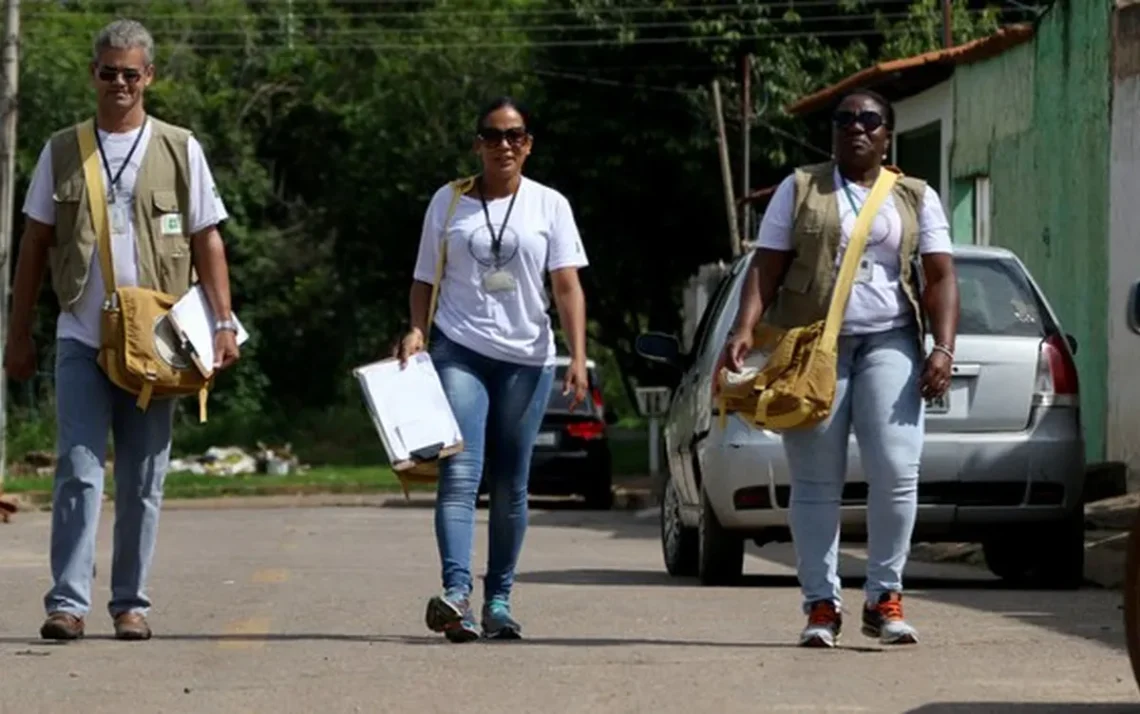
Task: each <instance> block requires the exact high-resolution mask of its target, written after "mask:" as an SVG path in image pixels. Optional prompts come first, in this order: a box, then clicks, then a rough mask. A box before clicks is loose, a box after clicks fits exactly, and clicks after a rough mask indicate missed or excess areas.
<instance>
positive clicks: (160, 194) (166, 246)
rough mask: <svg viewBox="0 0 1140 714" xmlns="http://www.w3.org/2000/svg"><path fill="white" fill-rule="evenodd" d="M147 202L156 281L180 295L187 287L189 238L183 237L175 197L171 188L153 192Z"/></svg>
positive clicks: (176, 197)
mask: <svg viewBox="0 0 1140 714" xmlns="http://www.w3.org/2000/svg"><path fill="white" fill-rule="evenodd" d="M150 203H151V216H150V220H151V230H152V232H153V235H154V245H155V262H156V263H157V266H156V267H157V268H158V273H159V274H158V277H159V280H160V281H161V283H162V285H163V290H165V291H166V292H168V293H170V294H173V295H181V294H182V293H184V292H185V291H186V290H187V289H188V287H189V285H190V238H189V236H187V235H186V226H185V224H184V223H183V220H182V211H181V209H180V206H179V202H178V194H177V192H175V191H174V190H172V189H154V190H153V191H152V192H151V202H150Z"/></svg>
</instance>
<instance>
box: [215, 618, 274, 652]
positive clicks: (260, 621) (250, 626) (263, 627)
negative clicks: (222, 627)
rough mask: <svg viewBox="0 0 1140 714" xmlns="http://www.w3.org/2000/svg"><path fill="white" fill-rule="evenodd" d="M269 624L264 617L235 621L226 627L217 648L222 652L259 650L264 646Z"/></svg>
mask: <svg viewBox="0 0 1140 714" xmlns="http://www.w3.org/2000/svg"><path fill="white" fill-rule="evenodd" d="M269 623H270V618H269V617H265V616H258V617H250V618H247V619H245V620H235V621H233V622H231V623H229V624H228V625H226V631H225V636H224V638H223V639H222V640H221V641H220V642H218V647H220V648H222V649H224V650H248V649H260V648H262V647H264V646H265V635H268V634H269Z"/></svg>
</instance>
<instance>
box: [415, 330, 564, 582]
mask: <svg viewBox="0 0 1140 714" xmlns="http://www.w3.org/2000/svg"><path fill="white" fill-rule="evenodd" d="M430 352H431V358H432V361H433V363H434V364H435V368H436V370H437V371H438V372H439V377H440V381H441V382H442V383H443V390H444V392H445V393H446V394H447V399H448V401H449V402H450V404H451V409H452V411H454V412H455V418H456V420H457V421H458V422H459V430H460V433H462V434H463V441H464V449H463V451H461V452H460V453H458V454H456V455H454V456H451V457H449V458H446V459H444V460H443V461H441V462H440V473H439V486H438V488H437V493H436V505H435V535H436V541H437V544H438V546H439V557H440V561H441V563H442V566H443V588H444V590H445V591H446V592H448V593H457V594H461V595H463V596H469V595H470V593H471V590H472V584H471V583H472V579H471V548H472V544H473V541H474V537H475V503H476V499H477V497H478V491H479V482H480V480H481V477H482V475H483V473H484V457H485V458H486V474H487V490H488V495H489V496H490V506H491V507H490V533H489V535H490V545H489V549H488V557H487V576H486V578H485V579H484V582H483V591H484V599H485V600H486V601H487V602H490V601H491V600H492V599H495V598H501V599H508V598H509V597H510V594H511V586H512V585H513V584H514V574H515V565H516V564H517V563H518V558H519V552H520V551H521V550H522V544H523V537H524V535H525V534H526V525H527V484H528V480H529V476H530V461H531V453H532V451H533V450H534V441H535V439H536V438H537V437H538V430H539V428H540V427H541V425H542V416H543V414H544V413H545V411H546V404H547V402H548V400H549V399H550V388H551V382H552V381H553V378H554V368H553V367H552V366H548V367H535V366H527V365H518V364H511V363H509V362H502V361H499V360H496V359H491V358H489V357H484V356H483V355H481V354H478V353H476V352H473V351H471V350H469V349H467V348H466V347H463V346H461V345H458V344H456V343H455V342H452V341H451V340H449V339H447V337H445V336H444V335H443V334H442V333H441V332H440V331H439V330H438V329H434V328H433V329H432V335H431V347H430Z"/></svg>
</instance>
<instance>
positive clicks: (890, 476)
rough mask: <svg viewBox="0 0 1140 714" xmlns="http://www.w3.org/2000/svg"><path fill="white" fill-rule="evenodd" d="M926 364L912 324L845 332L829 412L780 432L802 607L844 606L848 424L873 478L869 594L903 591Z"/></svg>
mask: <svg viewBox="0 0 1140 714" xmlns="http://www.w3.org/2000/svg"><path fill="white" fill-rule="evenodd" d="M922 364H923V360H922V357H921V355H920V353H919V346H918V339H917V336H916V331H915V329H914V328H899V329H894V330H888V331H886V332H880V333H875V334H870V335H853V336H846V335H844V336H841V337H840V338H839V361H838V384H837V385H836V390H835V403H834V405H833V406H832V411H831V415H830V416H829V417H828V419H827V420H826V421H825V422H823V423H822V424H819V425H817V426H816V427H814V428H812V429H808V430H804V431H789V432H786V433H785V434H784V450H785V453H786V454H787V458H788V467H789V469H790V471H791V481H792V497H791V509H790V514H789V522H790V525H791V529H792V541H793V543H794V544H795V550H796V568H797V571H798V575H799V580H800V586H801V588H802V590H803V596H804V607H805V610H806V609H807V606H808V605H809V604H810V603H812V602H815V601H817V600H832V601H834V602H835V604H836V606H841V604H842V602H841V597H840V581H839V575H838V572H837V566H838V555H839V504H840V498H841V496H842V494H843V483H844V476H845V475H846V473H847V448H848V439H849V435H850V433H851V430H852V429H854V431H855V438H856V440H857V442H858V444H859V453H860V455H861V457H862V461H863V473H864V476H865V478H866V480H867V484H868V497H867V529H868V530H867V579H866V584H865V586H864V591H865V596H866V598H867V600H868V601H869V602H872V603H874V602H877V601H878V599H879V596H880V595H881V594H882V593H884V592H902V576H903V569H904V568H905V566H906V559H907V556H908V555H909V553H910V539H911V534H912V533H913V531H914V519H915V512H916V511H917V507H918V464H919V459H920V458H921V456H922V443H923V419H924V414H925V409H924V407H923V401H922V393H921V390H920V384H919V379H920V377H921V375H922Z"/></svg>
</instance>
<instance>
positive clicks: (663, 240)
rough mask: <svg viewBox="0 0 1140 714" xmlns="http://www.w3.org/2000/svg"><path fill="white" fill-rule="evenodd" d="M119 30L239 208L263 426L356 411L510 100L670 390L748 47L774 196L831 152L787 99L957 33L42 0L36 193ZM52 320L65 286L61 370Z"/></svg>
mask: <svg viewBox="0 0 1140 714" xmlns="http://www.w3.org/2000/svg"><path fill="white" fill-rule="evenodd" d="M123 16H126V17H135V18H138V19H140V20H142V21H143V22H144V23H146V24H147V26H148V27H149V28H150V29H151V30H152V32H153V33H154V35H155V37H156V40H157V41H158V51H157V57H156V61H157V66H158V73H159V78H158V80H157V82H156V83H155V85H154V86H153V87H152V89H151V91H150V93H149V99H148V102H149V107H150V109H151V111H153V112H154V113H155V114H156V115H157V116H160V117H162V118H165V119H167V120H170V121H173V122H176V123H179V124H182V125H184V126H188V127H190V128H192V129H193V130H194V131H195V132H196V134H197V136H198V138H199V140H200V141H201V142H202V144H203V146H204V148H205V151H206V154H207V157H208V158H209V160H210V162H211V165H212V166H213V169H214V171H215V174H216V177H217V180H218V183H219V188H220V190H221V192H222V195H223V197H224V199H225V201H226V204H227V206H228V208H229V211H230V213H231V220H230V221H229V223H227V225H226V226H225V227H224V235H225V237H226V240H227V245H228V250H229V254H230V258H231V262H232V280H233V286H234V291H235V305H236V307H237V309H238V310H239V312H240V314H241V316H242V318H243V320H244V321H245V322H246V323H247V324H248V326H249V327H251V331H252V332H253V334H254V335H255V337H254V339H253V340H252V341H251V343H249V345H248V346H247V348H246V350H245V356H246V359H245V360H243V362H242V363H241V365H240V367H239V368H237V369H236V370H235V371H233V373H231V374H227V375H225V376H224V377H223V379H222V380H221V382H220V384H219V387H220V389H219V390H218V391H217V392H216V395H217V396H216V398H215V400H216V404H215V407H214V410H215V411H214V413H219V412H220V413H223V414H224V413H225V412H227V411H229V412H231V413H235V414H245V415H250V417H251V418H253V416H255V415H260V417H265V416H266V415H269V416H272V415H283V414H289V413H294V412H296V411H297V410H300V409H324V408H328V407H330V406H333V405H336V404H341V403H346V402H347V403H349V404H357V403H358V402H357V401H356V396H355V393H354V392H353V391H352V390H353V387H354V385H353V383H352V382H351V380H350V378H349V377H348V370H349V369H350V368H351V367H352V366H353V365H355V364H359V363H361V362H363V361H366V360H370V359H374V358H376V357H378V356H380V355H382V354H385V353H386V352H387V351H388V349H389V348H390V346H391V344H392V341H393V340H394V339H395V338H396V337H397V336H398V335H399V334H400V332H401V331H402V330H403V329H404V326H405V324H406V312H407V307H406V302H407V301H406V295H407V288H408V283H409V280H410V276H411V268H412V263H413V260H414V255H415V250H416V245H417V241H418V238H419V233H420V227H421V222H422V218H423V211H424V208H425V206H426V203H427V200H428V198H429V197H430V196H431V194H432V193H433V192H434V191H435V190H436V188H438V187H439V186H440V185H441V184H442V183H443V182H444V181H446V180H448V179H450V178H452V177H454V176H457V175H460V174H466V173H472V172H474V171H476V170H477V165H476V163H475V157H474V155H473V152H472V150H471V136H472V133H473V125H474V120H475V117H476V112H477V110H478V108H479V106H480V105H481V104H482V103H483V102H484V101H485V100H486V99H488V98H490V97H492V96H495V95H499V94H513V95H517V96H519V97H520V98H521V99H523V100H524V101H525V102H526V103H527V104H528V105H529V106H530V107H531V108H532V109H533V110H534V114H535V126H534V129H535V133H536V145H535V153H534V156H533V159H532V163H530V164H529V171H530V173H531V174H532V175H534V176H535V177H536V178H537V179H539V180H541V181H544V182H547V183H549V184H551V185H553V186H555V187H556V188H558V189H560V190H562V191H563V192H565V193H566V194H567V195H568V196H569V197H570V199H571V202H572V204H573V205H574V207H575V210H576V213H577V217H578V220H579V222H580V224H581V227H582V231H583V235H584V237H585V240H586V243H587V248H588V251H589V253H590V257H591V262H592V266H591V268H590V269H589V270H588V271H586V272H585V274H584V278H585V280H586V285H587V291H588V300H589V312H590V316H591V337H592V339H593V341H594V344H596V345H598V346H601V347H603V348H605V349H606V350H612V352H613V356H614V359H616V363H617V365H618V366H620V368H621V371H622V374H623V376H624V377H625V378H626V386H629V385H630V384H631V383H632V382H635V381H638V380H642V381H644V380H649V379H658V378H659V377H660V375H653V374H652V373H651V372H650V371H648V370H649V368H648V367H647V366H646V365H644V364H643V363H642V362H641V361H639V360H637V359H636V358H634V356H633V355H632V343H633V339H634V337H635V336H636V334H637V333H638V332H640V331H641V330H643V329H646V328H647V327H649V326H652V327H653V328H655V329H664V330H668V331H672V330H677V329H678V328H679V324H680V314H679V311H680V294H681V288H682V286H683V284H684V282H685V281H686V280H687V279H688V277H689V276H690V275H692V274H693V273H695V271H696V269H697V266H699V265H700V264H702V263H706V262H709V261H715V260H718V259H722V258H725V257H727V256H728V251H729V243H728V239H727V222H726V218H725V212H724V199H723V193H722V191H723V189H722V185H721V180H720V169H719V166H718V163H717V162H718V159H717V153H716V144H715V125H714V124H713V122H712V114H711V110H710V107H711V101H710V97H709V84H710V82H711V80H712V79H713V78H715V77H720V78H721V79H722V81H723V85H722V86H723V89H724V96H725V105H726V113H727V115H728V123H729V130H730V141H732V142H733V144H732V147H733V149H732V153H733V155H734V161H739V157H738V156H737V154H738V151H737V150H736V148H735V147H737V146H739V141H738V137H739V133H740V130H741V124H740V121H739V119H738V118H737V117H738V116H739V114H740V103H739V102H740V100H739V97H740V82H739V77H740V59H741V57H742V56H743V54H744V53H746V52H747V53H751V54H752V55H753V56H754V58H755V63H754V75H753V78H752V80H753V86H754V92H753V96H754V102H753V114H754V121H753V127H752V131H753V132H754V133H753V155H752V157H751V162H752V175H753V178H754V183H756V184H759V185H764V184H765V183H766V182H772V181H775V180H778V179H779V177H781V176H782V175H783V174H784V173H785V172H786V171H787V170H788V168H789V167H790V166H791V165H793V164H795V163H797V162H799V161H802V160H806V159H815V158H818V154H819V151H820V150H821V149H820V147H819V146H818V143H819V140H818V138H813V137H811V136H810V135H809V132H808V131H807V129H805V127H803V126H801V125H800V124H799V123H796V122H793V121H791V120H790V119H789V118H788V117H787V116H786V114H785V113H784V112H783V109H782V107H784V106H785V105H787V104H788V103H789V102H790V101H792V100H794V99H795V98H797V97H799V96H802V95H803V94H804V93H806V92H809V91H813V90H815V89H818V88H819V87H821V86H824V85H825V84H827V83H829V82H831V81H834V80H835V79H838V78H839V77H841V76H843V75H845V74H848V73H850V72H852V71H855V70H857V69H858V68H859V67H861V66H864V65H866V64H867V63H868V62H870V61H872V60H877V59H881V58H884V57H892V56H898V55H901V54H911V53H915V52H919V51H924V50H927V49H931V48H932V47H934V46H937V45H938V43H939V41H940V40H939V36H940V22H941V20H940V17H941V15H940V11H939V10H938V7H937V3H936V2H935V0H918V1H917V2H913V3H911V2H906V1H903V0H899V2H884V1H883V0H878V1H877V2H873V3H872V2H869V1H868V2H862V1H852V0H837V1H836V2H819V1H818V0H810V1H809V0H802V1H799V2H796V1H793V0H771V1H770V2H737V3H726V2H724V1H723V0H720V1H719V2H714V1H712V0H708V1H706V2H677V1H674V2H660V0H621V1H620V2H619V1H617V0H509V1H508V0H464V2H462V3H454V2H446V1H439V2H432V1H430V0H428V1H421V2H415V1H411V0H409V1H407V2H383V3H381V2H360V1H359V0H339V1H338V0H191V1H190V2H187V1H186V0H147V1H145V2H142V1H135V2H106V1H104V2H97V1H89V2H36V3H24V17H23V22H22V25H23V37H22V44H21V67H20V74H21V78H20V136H19V156H18V174H19V186H18V190H19V191H20V193H19V194H18V195H19V196H20V200H22V196H23V190H24V189H25V188H26V186H27V181H28V178H29V176H30V173H31V170H32V168H33V166H34V165H35V161H36V157H37V155H38V154H39V152H40V149H41V148H42V146H43V143H44V141H45V140H46V139H47V138H48V137H49V136H50V134H51V132H53V131H55V130H57V129H59V128H62V127H64V126H66V125H67V124H69V123H71V122H74V121H77V120H79V119H82V118H84V117H86V116H88V115H89V114H90V112H91V111H92V103H91V101H92V98H91V90H90V86H89V78H88V74H87V68H88V63H89V62H90V60H91V39H92V38H93V36H94V34H95V32H96V31H97V30H98V29H99V28H100V27H101V26H102V25H103V24H104V23H106V22H107V21H109V20H111V19H113V18H114V17H123ZM954 21H955V39H956V40H958V41H963V40H966V39H969V38H972V37H975V36H977V35H979V34H981V33H985V32H988V31H991V30H992V29H993V28H994V27H996V23H997V21H998V15H997V12H996V11H993V10H990V11H985V12H981V11H980V10H979V8H978V7H977V3H969V4H967V3H966V2H965V0H957V1H956V4H955V19H954ZM823 149H826V147H823ZM735 168H739V167H738V166H736V167H735ZM736 183H738V181H735V180H734V184H736ZM17 208H18V207H17ZM20 224H22V216H21V217H20V218H19V219H18V222H17V225H18V226H19V225H20ZM55 311H56V308H55V304H54V301H53V300H52V298H51V296H50V295H49V294H48V291H46V290H45V293H44V296H43V300H42V302H41V311H40V315H41V319H40V322H39V325H38V327H37V335H38V337H39V343H40V346H41V350H42V351H43V355H44V359H43V373H44V375H45V382H50V371H51V354H50V347H51V335H52V334H53V331H54V318H55ZM21 394H25V397H23V398H24V399H25V400H34V399H36V398H42V396H41V397H36V396H35V395H26V393H24V392H20V391H17V392H16V395H17V397H16V401H19V400H20V399H21V397H20V396H19V395H21ZM611 396H612V395H611Z"/></svg>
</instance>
